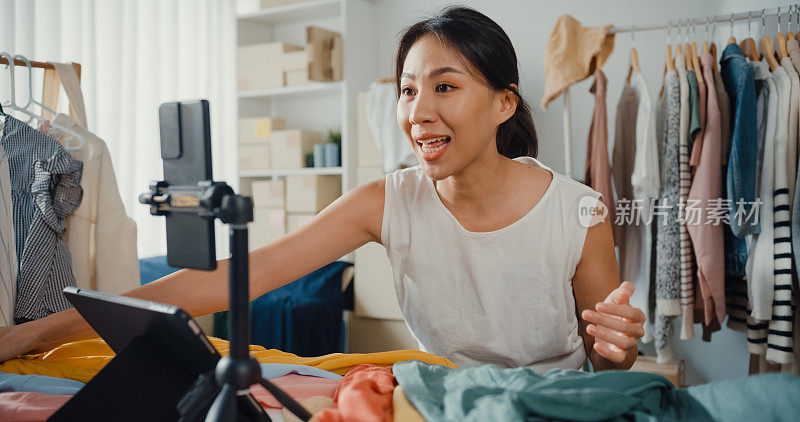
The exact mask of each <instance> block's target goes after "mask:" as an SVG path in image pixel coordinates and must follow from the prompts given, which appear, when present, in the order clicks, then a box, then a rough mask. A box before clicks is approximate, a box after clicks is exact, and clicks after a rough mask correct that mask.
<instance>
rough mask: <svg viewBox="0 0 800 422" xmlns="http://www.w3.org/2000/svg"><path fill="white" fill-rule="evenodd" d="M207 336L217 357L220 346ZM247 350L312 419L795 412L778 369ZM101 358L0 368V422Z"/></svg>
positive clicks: (67, 384)
mask: <svg viewBox="0 0 800 422" xmlns="http://www.w3.org/2000/svg"><path fill="white" fill-rule="evenodd" d="M210 340H211V341H212V344H214V346H215V347H216V348H217V349H218V350H219V351H220V353H222V354H227V351H228V343H227V342H225V341H222V340H219V339H214V338H211V339H210ZM250 352H251V354H252V355H253V356H254V357H255V358H256V359H257V360H258V361H259V362H260V363H261V373H262V376H264V377H265V378H267V379H270V380H272V382H273V383H274V384H276V385H277V386H279V387H281V388H282V389H283V390H284V391H286V393H287V394H289V395H290V396H292V397H293V398H294V399H295V400H297V401H299V402H300V403H301V404H302V405H303V406H304V407H305V408H306V409H307V410H309V411H310V412H311V413H312V414H313V415H314V417H313V419H312V420H314V421H317V422H344V421H348V422H350V421H354V422H358V421H385V422H391V421H399V422H406V421H408V422H420V421H425V420H427V421H454V420H458V421H484V420H497V421H533V420H583V421H592V420H645V419H646V420H651V419H655V420H685V419H690V420H726V421H729V420H733V421H735V420H743V421H744V420H773V421H782V420H786V421H790V420H791V421H794V420H797V418H798V416H800V401H798V400H797V397H800V377H797V376H794V375H791V374H785V373H773V374H763V375H755V376H750V377H747V378H742V379H737V380H731V381H722V382H714V383H709V384H705V385H699V386H693V387H689V388H686V389H676V388H675V387H674V386H673V385H672V383H670V382H669V381H668V380H667V379H666V378H664V377H662V376H660V375H656V374H651V373H643V372H629V371H602V372H597V373H586V372H581V371H572V370H551V371H548V372H546V373H544V374H537V373H535V372H534V371H533V370H531V369H529V368H510V369H501V368H498V367H496V366H494V365H478V366H469V367H464V368H457V367H456V366H455V365H454V364H453V363H452V362H450V361H448V360H447V359H445V358H443V357H439V356H434V355H430V354H428V353H424V352H420V351H416V350H400V351H391V352H382V353H368V354H341V353H335V354H330V355H325V356H318V357H299V356H296V355H293V354H291V353H285V352H281V351H279V350H274V349H273V350H266V349H264V348H263V347H260V346H251V348H250ZM112 357H113V353H112V352H111V350H110V349H109V348H108V346H106V345H105V343H103V342H102V340H99V339H94V340H86V341H80V342H74V343H68V344H65V345H62V346H60V347H57V348H55V349H53V350H50V351H48V352H47V353H42V354H38V355H27V356H22V357H20V358H17V359H12V360H9V361H6V362H3V363H0V371H3V372H0V420H2V421H38V420H45V419H46V418H47V417H48V416H50V415H51V414H53V412H55V411H56V410H57V409H58V408H59V407H60V406H62V405H63V404H64V403H66V401H67V400H69V398H70V397H72V395H73V394H75V393H76V392H77V391H78V390H80V389H81V388H82V387H83V382H86V381H88V380H90V379H91V377H92V376H93V375H94V374H96V373H97V372H98V371H99V370H100V369H101V368H102V367H103V366H104V365H105V364H106V363H107V362H108V361H109V360H110V359H111V358H112ZM48 375H50V376H48ZM250 392H251V393H252V394H253V396H254V397H255V398H256V400H257V401H258V402H259V403H260V404H261V405H262V406H263V407H264V409H265V410H266V412H267V414H268V415H269V416H270V417H271V418H272V420H274V421H278V422H280V421H287V422H288V421H295V420H297V418H295V416H294V415H292V414H291V413H290V412H288V411H287V410H286V409H283V408H282V406H281V405H280V403H279V402H278V401H277V400H276V399H275V398H274V397H273V396H272V395H271V394H270V393H268V392H267V391H266V390H265V389H264V388H263V387H261V386H260V385H256V386H253V387H251V389H250Z"/></svg>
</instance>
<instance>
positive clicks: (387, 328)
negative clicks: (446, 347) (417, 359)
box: [347, 315, 419, 353]
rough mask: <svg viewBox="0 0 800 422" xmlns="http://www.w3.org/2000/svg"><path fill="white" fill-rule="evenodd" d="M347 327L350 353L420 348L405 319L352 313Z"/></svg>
mask: <svg viewBox="0 0 800 422" xmlns="http://www.w3.org/2000/svg"><path fill="white" fill-rule="evenodd" d="M347 328H348V334H347V343H348V344H347V345H348V347H349V349H348V350H347V351H348V353H377V352H388V351H390V350H408V349H412V350H413V349H418V348H419V343H417V340H416V339H415V338H414V336H413V335H412V334H411V332H410V331H409V330H408V326H407V325H406V323H405V322H404V321H389V320H385V319H373V318H360V317H357V316H354V315H350V318H349V324H348V327H347Z"/></svg>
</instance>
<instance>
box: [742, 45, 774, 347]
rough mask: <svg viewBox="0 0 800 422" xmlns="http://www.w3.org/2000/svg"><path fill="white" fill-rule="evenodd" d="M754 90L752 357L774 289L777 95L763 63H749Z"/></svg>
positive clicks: (763, 335)
mask: <svg viewBox="0 0 800 422" xmlns="http://www.w3.org/2000/svg"><path fill="white" fill-rule="evenodd" d="M751 65H752V69H753V78H754V88H757V89H758V91H757V97H756V98H757V104H756V122H757V123H756V124H757V128H756V129H757V132H756V133H757V137H758V138H757V140H756V142H757V143H758V144H759V145H763V147H760V148H759V150H761V151H762V152H761V154H760V155H761V156H762V158H761V160H760V165H758V166H757V168H759V172H758V174H760V176H759V177H758V181H759V187H758V195H757V196H758V198H760V200H761V201H762V203H761V206H760V207H759V221H760V225H761V232H760V233H757V234H751V235H749V236H748V242H749V244H750V246H749V248H748V249H750V251H751V252H750V254H749V256H748V258H747V291H748V299H749V307H750V309H749V315H748V317H747V320H748V323H747V350H748V351H749V352H750V353H753V354H764V353H766V341H767V324H768V321H769V319H770V317H771V315H772V300H773V298H774V293H773V288H774V286H775V261H774V250H773V249H774V243H775V241H774V239H775V235H774V223H773V219H774V211H775V210H774V207H773V192H774V174H775V170H774V167H775V158H776V154H775V136H774V135H775V120H776V116H777V108H778V96H777V94H776V88H775V83H774V81H773V77H772V74H771V73H770V71H769V67H768V66H767V64H766V63H765V62H763V61H762V62H753V63H751Z"/></svg>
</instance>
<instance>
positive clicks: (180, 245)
mask: <svg viewBox="0 0 800 422" xmlns="http://www.w3.org/2000/svg"><path fill="white" fill-rule="evenodd" d="M158 118H159V125H160V131H161V159H162V161H163V163H164V181H166V182H167V183H168V184H169V186H170V189H175V188H180V187H186V188H196V187H197V184H198V182H200V181H204V180H213V175H212V173H211V122H210V113H209V107H208V101H206V100H198V101H185V102H172V103H164V104H161V106H160V107H159V108H158ZM166 224H167V263H169V265H171V266H173V267H179V268H194V269H198V270H213V269H215V268H216V267H217V259H216V257H217V253H216V245H215V242H214V219H213V218H209V217H204V216H200V215H197V214H195V213H183V212H171V213H169V214H167V215H166Z"/></svg>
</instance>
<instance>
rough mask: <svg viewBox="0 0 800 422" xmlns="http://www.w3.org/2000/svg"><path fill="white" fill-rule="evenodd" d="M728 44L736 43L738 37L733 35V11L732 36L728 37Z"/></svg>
mask: <svg viewBox="0 0 800 422" xmlns="http://www.w3.org/2000/svg"><path fill="white" fill-rule="evenodd" d="M728 44H736V37H734V36H733V13H731V37H730V38H728Z"/></svg>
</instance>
